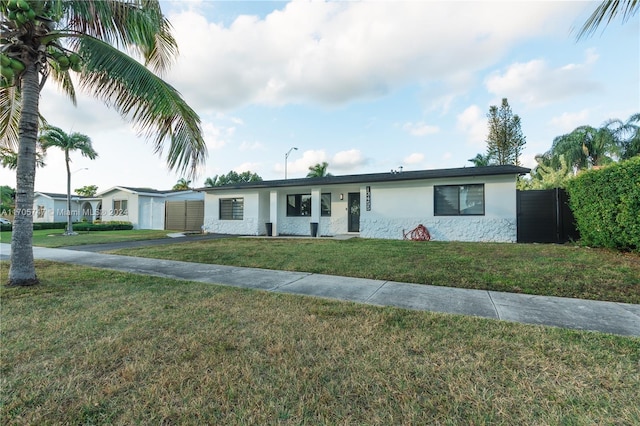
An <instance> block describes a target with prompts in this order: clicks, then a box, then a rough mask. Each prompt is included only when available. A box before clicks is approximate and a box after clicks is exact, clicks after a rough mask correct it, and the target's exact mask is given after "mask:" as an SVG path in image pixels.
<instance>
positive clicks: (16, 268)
mask: <svg viewBox="0 0 640 426" xmlns="http://www.w3.org/2000/svg"><path fill="white" fill-rule="evenodd" d="M0 16H1V17H0V30H1V32H2V38H1V41H0V43H1V47H0V52H1V53H2V56H0V61H1V62H2V71H3V72H2V77H1V78H0V140H1V141H2V142H1V143H2V146H3V147H8V148H10V147H14V148H16V149H15V150H16V151H17V152H18V162H17V169H16V191H17V197H16V211H18V212H30V211H31V209H32V208H33V188H34V176H35V158H36V157H35V152H36V149H35V146H36V140H37V136H38V119H39V99H40V92H41V90H42V88H43V86H44V85H45V83H46V82H47V80H48V79H49V78H51V79H53V80H55V81H56V82H57V83H58V85H59V87H60V88H61V89H62V90H63V91H64V92H65V93H66V94H67V95H68V96H69V98H70V99H71V101H72V102H73V103H74V104H75V102H76V92H75V87H74V81H78V82H79V85H80V87H81V88H82V89H85V90H86V91H88V92H89V93H91V94H92V95H94V96H95V97H97V98H98V99H100V100H102V101H104V102H105V103H106V104H107V105H109V106H111V107H113V108H115V109H116V110H117V111H118V112H119V113H120V114H121V115H122V116H123V117H124V118H126V119H128V120H130V121H132V122H134V123H135V124H137V125H138V128H139V129H140V131H141V134H142V135H144V136H145V137H146V138H149V139H151V140H152V143H153V145H154V148H155V151H156V153H162V152H166V158H167V164H168V166H169V168H171V169H178V170H180V171H189V173H190V174H191V175H195V171H196V168H197V167H198V166H199V165H201V164H202V163H203V162H204V159H205V157H206V145H205V142H204V139H203V137H202V130H201V127H200V119H199V117H198V115H197V114H196V113H195V112H194V111H193V110H192V109H191V108H190V107H189V106H188V105H187V104H186V102H184V100H183V99H182V97H181V96H180V94H179V93H178V92H177V91H176V90H175V89H174V88H173V87H172V86H170V85H169V84H167V83H166V82H164V81H163V80H162V79H161V78H159V77H158V76H157V75H156V74H155V73H154V72H153V70H155V71H158V72H162V71H164V70H167V69H168V67H169V65H170V62H171V59H172V58H173V57H174V56H175V55H176V54H177V45H176V42H175V40H174V38H173V37H172V35H171V33H170V24H169V21H167V19H166V18H165V17H164V16H163V14H162V11H161V9H160V2H159V1H158V0H127V1H123V0H109V1H101V0H83V1H73V0H48V1H36V0H29V1H26V0H20V1H15V0H12V1H2V2H1V3H0ZM125 52H135V53H136V54H138V55H139V56H140V59H141V61H140V62H139V61H138V60H136V59H134V58H132V57H130V56H129V55H128V54H127V53H125ZM141 62H142V63H141ZM147 66H148V67H150V68H147ZM69 70H72V71H73V72H75V73H77V80H76V79H72V78H71V75H70V72H69ZM18 117H19V118H18ZM16 136H17V139H16ZM32 237H33V217H32V215H31V214H20V215H16V217H15V220H14V227H13V234H12V239H11V267H10V270H9V284H10V285H31V284H36V283H37V282H38V280H37V277H36V271H35V267H34V262H33V249H32Z"/></svg>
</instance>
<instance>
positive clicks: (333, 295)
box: [0, 237, 640, 336]
mask: <svg viewBox="0 0 640 426" xmlns="http://www.w3.org/2000/svg"><path fill="white" fill-rule="evenodd" d="M211 238H213V237H211ZM33 252H34V256H35V258H36V259H46V260H51V261H56V262H65V263H71V264H76V265H83V266H91V267H97V268H104V269H111V270H117V271H123V272H129V273H134V274H145V275H152V276H157V277H166V278H173V279H179V280H188V281H197V282H205V283H210V284H219V285H228V286H233V287H241V288H250V289H255V290H264V291H270V292H278V293H290V294H297V295H303V296H314V297H323V298H329V299H338V300H346V301H351V302H356V303H367V304H371V305H378V306H397V307H400V308H406V309H415V310H422V311H433V312H444V313H449V314H460V315H473V316H478V317H484V318H492V319H496V320H504V321H513V322H520V323H525V324H536V325H545V326H554V327H563V328H571V329H576V330H592V331H598V332H603V333H612V334H619V335H625V336H640V305H635V304H625V303H615V302H601V301H595V300H582V299H570V298H562V297H548V296H533V295H525V294H512V293H502V292H496V291H485V290H468V289H461V288H451V287H437V286H429V285H420V284H409V283H400V282H391V281H383V280H371V279H363V278H348V277H339V276H331V275H321V274H311V273H305V272H288V271H273V270H266V269H255V268H238V267H233V266H221V265H209V264H200V263H190V262H181V261H174V260H162V259H146V258H138V257H129V256H119V255H112V254H103V253H95V252H91V251H80V248H76V249H74V250H70V249H51V248H44V247H34V248H33ZM10 253H11V246H10V245H9V244H2V243H0V259H3V260H7V259H8V256H9V254H10Z"/></svg>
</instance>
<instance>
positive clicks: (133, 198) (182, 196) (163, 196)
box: [98, 186, 204, 230]
mask: <svg viewBox="0 0 640 426" xmlns="http://www.w3.org/2000/svg"><path fill="white" fill-rule="evenodd" d="M98 197H100V198H101V199H102V212H101V213H102V220H103V221H105V222H109V221H127V222H131V223H132V224H133V228H134V229H166V227H165V219H166V217H165V203H166V202H172V201H182V200H185V201H186V200H191V201H198V200H199V201H202V200H203V198H204V194H202V193H200V192H196V191H192V190H186V191H171V190H170V191H158V190H155V189H151V188H130V187H125V186H116V187H113V188H111V189H108V190H106V191H103V192H101V193H100V194H98ZM202 208H203V207H202ZM202 208H201V210H202ZM200 227H201V224H200V225H199V226H198V230H199V229H200ZM176 230H182V229H176Z"/></svg>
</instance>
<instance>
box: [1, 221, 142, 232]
mask: <svg viewBox="0 0 640 426" xmlns="http://www.w3.org/2000/svg"><path fill="white" fill-rule="evenodd" d="M33 229H34V230H37V229H67V222H38V223H34V224H33ZM131 229H133V225H132V224H131V222H102V223H88V222H75V223H74V224H73V230H74V231H129V230H131ZM11 230H13V226H12V225H0V231H11Z"/></svg>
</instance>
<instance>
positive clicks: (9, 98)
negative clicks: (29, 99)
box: [0, 86, 22, 152]
mask: <svg viewBox="0 0 640 426" xmlns="http://www.w3.org/2000/svg"><path fill="white" fill-rule="evenodd" d="M21 112H22V102H21V99H20V91H19V90H18V88H17V87H15V86H9V87H3V88H0V141H1V142H0V147H2V148H5V149H9V150H11V151H15V152H17V151H18V145H19V136H18V133H19V124H20V115H21Z"/></svg>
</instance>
